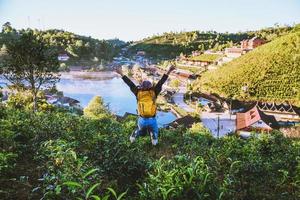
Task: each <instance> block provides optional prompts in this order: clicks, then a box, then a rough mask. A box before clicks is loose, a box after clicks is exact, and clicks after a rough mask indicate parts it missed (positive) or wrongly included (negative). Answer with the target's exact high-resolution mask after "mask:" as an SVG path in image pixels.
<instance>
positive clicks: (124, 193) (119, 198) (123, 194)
mask: <svg viewBox="0 0 300 200" xmlns="http://www.w3.org/2000/svg"><path fill="white" fill-rule="evenodd" d="M126 194H127V191H126V192H123V193H122V194H120V196H119V197H118V198H117V200H121V199H122V198H123V197H124V196H125V195H126Z"/></svg>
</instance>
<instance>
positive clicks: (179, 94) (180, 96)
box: [173, 87, 195, 112]
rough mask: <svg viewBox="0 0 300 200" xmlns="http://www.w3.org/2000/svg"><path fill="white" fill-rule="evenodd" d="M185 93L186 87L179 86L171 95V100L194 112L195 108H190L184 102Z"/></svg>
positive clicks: (187, 110)
mask: <svg viewBox="0 0 300 200" xmlns="http://www.w3.org/2000/svg"><path fill="white" fill-rule="evenodd" d="M185 93H186V87H179V91H178V92H177V93H175V94H174V95H173V100H174V102H175V104H176V105H177V106H179V107H180V108H182V109H184V110H185V111H186V112H194V111H195V109H193V108H191V107H190V106H189V105H187V104H186V103H185V102H184V94H185Z"/></svg>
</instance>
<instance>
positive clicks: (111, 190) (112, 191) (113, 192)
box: [107, 188, 118, 199]
mask: <svg viewBox="0 0 300 200" xmlns="http://www.w3.org/2000/svg"><path fill="white" fill-rule="evenodd" d="M107 190H109V191H110V192H111V193H112V194H113V195H114V197H115V198H116V199H118V196H117V193H116V192H115V190H114V189H112V188H107Z"/></svg>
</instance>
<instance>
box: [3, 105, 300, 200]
mask: <svg viewBox="0 0 300 200" xmlns="http://www.w3.org/2000/svg"><path fill="white" fill-rule="evenodd" d="M134 126H135V122H134V121H132V120H131V119H126V120H125V121H124V122H122V123H119V122H117V121H115V119H113V118H112V117H111V116H109V115H107V116H103V117H101V118H87V117H84V116H76V115H73V114H70V113H67V112H65V111H59V110H52V111H47V112H45V111H44V112H37V113H32V112H29V111H25V110H23V109H21V110H20V109H15V108H8V107H1V110H0V130H1V134H0V145H1V154H0V165H1V166H0V169H1V177H0V195H1V196H2V197H3V198H4V199H20V198H22V199H27V198H29V199H40V198H42V197H43V198H44V199H76V198H79V199H297V198H300V175H299V174H300V141H299V139H289V138H284V137H283V136H282V134H280V133H276V132H274V133H272V134H269V135H263V136H262V137H253V138H251V139H249V140H242V139H239V138H236V137H225V138H221V139H215V138H213V137H212V136H211V135H209V134H207V132H205V131H202V130H201V127H198V126H197V128H195V127H194V128H193V129H192V130H185V129H183V128H178V129H176V130H165V129H162V130H161V135H160V144H159V145H158V146H157V147H153V146H151V144H150V139H149V138H148V137H145V138H140V139H139V140H138V142H136V143H134V144H130V143H129V141H128V135H129V134H130V132H131V131H132V130H133V128H134Z"/></svg>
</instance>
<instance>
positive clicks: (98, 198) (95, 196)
mask: <svg viewBox="0 0 300 200" xmlns="http://www.w3.org/2000/svg"><path fill="white" fill-rule="evenodd" d="M91 198H93V199H95V200H101V199H100V197H99V196H97V195H91Z"/></svg>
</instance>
